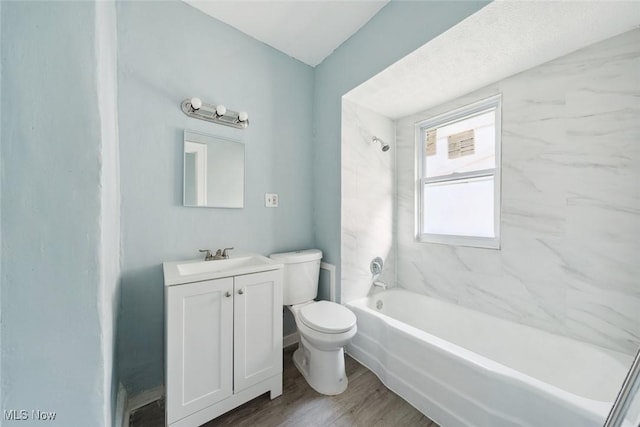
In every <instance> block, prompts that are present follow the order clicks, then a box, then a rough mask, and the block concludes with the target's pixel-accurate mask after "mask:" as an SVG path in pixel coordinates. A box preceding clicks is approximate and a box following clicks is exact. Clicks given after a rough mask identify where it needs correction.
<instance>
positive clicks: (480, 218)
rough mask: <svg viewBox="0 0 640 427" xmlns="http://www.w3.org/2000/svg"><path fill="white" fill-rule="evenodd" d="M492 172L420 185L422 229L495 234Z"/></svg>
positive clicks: (463, 233) (467, 233)
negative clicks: (485, 174)
mask: <svg viewBox="0 0 640 427" xmlns="http://www.w3.org/2000/svg"><path fill="white" fill-rule="evenodd" d="M493 189H494V186H493V176H488V177H482V178H474V179H464V180H458V181H448V182H439V183H433V184H425V185H424V195H423V196H424V198H423V200H424V201H425V202H424V227H423V233H428V234H448V235H454V236H478V237H491V238H493V237H495V229H494V216H493V214H494V212H493V211H494V203H493Z"/></svg>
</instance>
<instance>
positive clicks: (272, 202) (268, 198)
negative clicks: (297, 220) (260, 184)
mask: <svg viewBox="0 0 640 427" xmlns="http://www.w3.org/2000/svg"><path fill="white" fill-rule="evenodd" d="M264 206H265V207H267V208H277V207H278V195H277V194H276V193H264Z"/></svg>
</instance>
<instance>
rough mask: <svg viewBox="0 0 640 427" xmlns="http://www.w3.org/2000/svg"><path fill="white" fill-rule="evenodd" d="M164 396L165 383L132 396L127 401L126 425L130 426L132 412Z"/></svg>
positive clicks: (126, 426)
mask: <svg viewBox="0 0 640 427" xmlns="http://www.w3.org/2000/svg"><path fill="white" fill-rule="evenodd" d="M163 396H164V385H161V386H158V387H155V388H152V389H151V390H145V391H143V392H142V393H138V394H136V395H135V396H131V398H129V400H128V402H127V410H126V411H125V420H126V423H125V424H124V426H125V427H128V426H129V417H130V416H131V413H132V412H133V411H135V410H136V409H138V408H142V407H143V406H145V405H148V404H149V403H152V402H155V401H156V400H160V399H162V397H163Z"/></svg>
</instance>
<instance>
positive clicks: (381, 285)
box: [373, 280, 387, 291]
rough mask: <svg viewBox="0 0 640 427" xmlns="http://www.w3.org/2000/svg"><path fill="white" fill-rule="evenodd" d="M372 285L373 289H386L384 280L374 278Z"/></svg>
mask: <svg viewBox="0 0 640 427" xmlns="http://www.w3.org/2000/svg"><path fill="white" fill-rule="evenodd" d="M373 286H374V289H375V288H380V289H382V290H383V291H386V290H387V284H386V283H384V282H381V281H379V280H376V281H375V282H373Z"/></svg>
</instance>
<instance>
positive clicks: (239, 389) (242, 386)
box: [165, 269, 282, 427]
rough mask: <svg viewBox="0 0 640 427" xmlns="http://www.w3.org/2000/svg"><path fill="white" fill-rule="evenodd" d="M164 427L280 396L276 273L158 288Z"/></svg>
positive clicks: (186, 425)
mask: <svg viewBox="0 0 640 427" xmlns="http://www.w3.org/2000/svg"><path fill="white" fill-rule="evenodd" d="M165 290H166V291H165V305H166V328H165V330H166V337H165V355H166V361H165V362H166V423H167V425H168V426H172V427H174V426H175V427H193V426H200V425H202V424H204V423H206V422H207V421H209V420H211V419H213V418H215V417H217V416H219V415H221V414H223V413H225V412H227V411H229V410H231V409H233V408H235V407H236V406H239V405H241V404H243V403H245V402H247V401H249V400H251V399H253V398H255V397H257V396H259V395H261V394H263V393H265V392H267V391H269V392H270V394H271V398H272V399H273V398H275V397H277V396H279V395H280V394H282V270H280V269H278V270H272V271H265V272H260V273H253V274H245V275H239V276H234V277H225V278H219V279H213V280H206V281H202V282H194V283H185V284H178V285H173V286H166V287H165Z"/></svg>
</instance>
